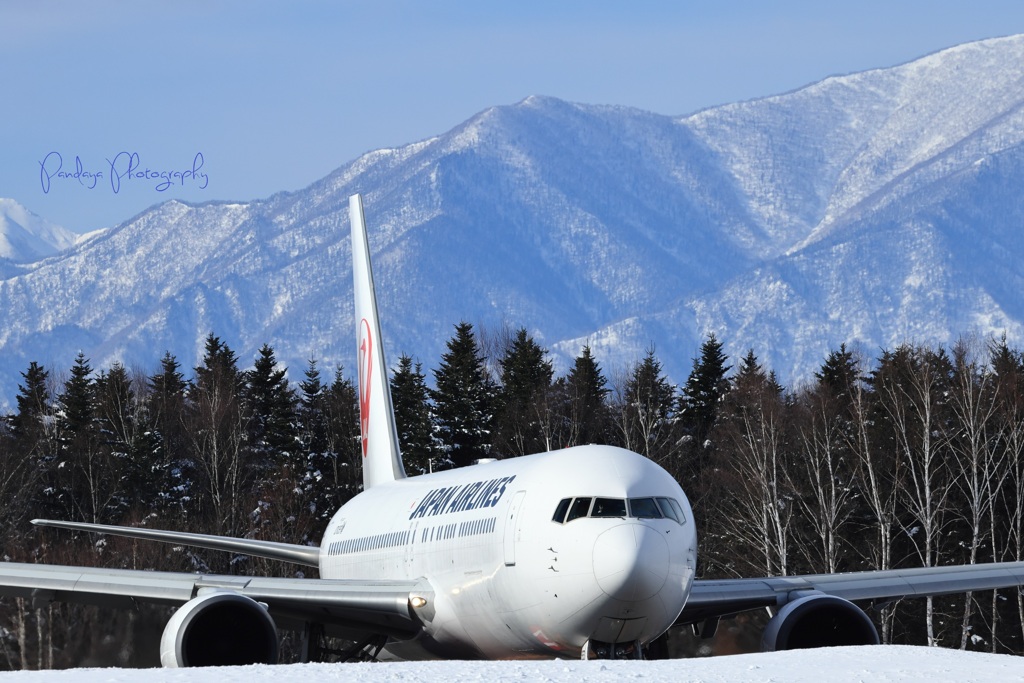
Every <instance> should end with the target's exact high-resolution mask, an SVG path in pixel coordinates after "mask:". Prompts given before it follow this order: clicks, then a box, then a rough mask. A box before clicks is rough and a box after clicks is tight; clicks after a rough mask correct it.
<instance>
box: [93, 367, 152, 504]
mask: <svg viewBox="0 0 1024 683" xmlns="http://www.w3.org/2000/svg"><path fill="white" fill-rule="evenodd" d="M139 408H140V404H139V402H137V401H136V397H135V391H134V390H133V389H132V381H131V378H130V377H129V376H128V371H127V370H126V369H125V367H124V366H123V365H121V364H120V363H114V365H113V366H111V368H110V370H109V371H107V372H105V373H101V374H100V376H99V377H98V378H97V379H96V384H95V413H96V417H95V423H96V429H97V438H98V459H97V462H98V467H99V468H100V470H101V471H100V481H102V482H103V489H104V490H103V491H102V498H101V499H100V500H102V508H101V510H102V515H103V518H104V519H106V520H108V521H114V522H119V521H121V520H122V519H123V517H124V515H125V514H126V513H127V512H128V510H129V509H130V508H131V507H132V506H133V505H135V504H136V503H138V504H140V505H144V506H146V507H148V503H149V501H151V500H152V499H153V498H154V496H155V495H156V491H155V490H154V489H155V481H154V479H153V467H152V463H151V459H150V455H151V453H152V450H153V445H154V443H153V440H152V438H151V436H150V434H151V433H150V432H148V431H147V430H146V429H145V421H144V419H143V416H142V415H141V412H140V410H139ZM98 502H99V501H98Z"/></svg>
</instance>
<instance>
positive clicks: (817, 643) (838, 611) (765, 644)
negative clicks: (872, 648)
mask: <svg viewBox="0 0 1024 683" xmlns="http://www.w3.org/2000/svg"><path fill="white" fill-rule="evenodd" d="M877 644H878V631H877V630H876V629H875V625H874V624H873V623H872V622H871V619H870V618H869V617H868V615H866V614H865V613H864V610H862V609H860V608H859V607H857V606H856V605H854V604H853V603H852V602H850V601H849V600H844V599H842V598H837V597H835V596H834V595H823V594H814V595H806V596H804V597H802V598H799V599H797V600H794V601H792V602H789V603H786V605H785V606H784V607H783V608H782V609H781V610H779V612H778V613H777V614H776V615H775V616H774V617H772V618H771V620H770V621H769V622H768V625H767V626H766V627H765V629H764V635H763V636H762V638H761V649H763V650H764V651H765V652H774V651H775V650H797V649H801V648H809V647H833V646H838V645H877Z"/></svg>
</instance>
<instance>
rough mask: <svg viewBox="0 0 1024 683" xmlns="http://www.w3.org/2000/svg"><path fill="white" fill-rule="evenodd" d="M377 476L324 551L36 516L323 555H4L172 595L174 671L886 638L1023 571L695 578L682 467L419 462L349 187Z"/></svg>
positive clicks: (127, 599)
mask: <svg viewBox="0 0 1024 683" xmlns="http://www.w3.org/2000/svg"><path fill="white" fill-rule="evenodd" d="M349 218H350V227H351V231H352V259H353V280H354V285H355V320H356V328H357V332H356V339H357V355H358V390H359V414H360V430H361V447H362V465H363V491H362V492H361V493H359V494H358V495H356V496H355V497H354V498H352V499H351V500H350V501H349V502H348V503H346V504H345V505H343V506H342V507H341V508H340V509H339V510H338V511H337V513H336V514H335V515H334V516H333V518H332V519H331V521H330V523H329V524H328V526H327V529H326V531H325V533H324V536H323V540H322V542H321V544H320V546H319V547H312V546H304V545H292V544H287V543H276V542H271V541H261V540H253V539H245V538H225V537H218V536H211V535H204V534H193V533H182V532H175V531H165V530H156V529H149V528H136V527H116V526H107V525H100V524H87V523H78V522H67V521H51V520H33V524H36V525H39V526H45V527H58V528H64V529H72V530H84V531H89V532H96V533H103V534H114V535H120V536H127V537H133V538H138V539H147V540H152V541H162V542H167V543H173V544H179V545H192V546H197V547H203V548H208V549H214V550H221V551H227V552H232V553H242V554H247V555H251V556H257V557H263V558H270V559H274V560H281V561H284V562H291V563H295V564H299V565H304V566H309V567H315V568H317V569H318V570H319V576H320V578H316V579H313V578H265V577H245V576H228V575H211V574H187V573H171V572H156V571H141V570H139V571H137V570H118V569H104V568H92V567H74V566H56V565H45V564H18V563H0V595H7V596H15V597H22V598H26V599H30V600H31V601H32V603H33V604H34V605H35V606H42V605H45V604H46V603H48V602H49V601H54V600H59V601H73V602H84V603H89V604H98V605H104V606H110V607H122V608H126V609H132V608H133V607H135V606H136V605H137V604H138V603H153V604H164V605H173V606H176V607H177V609H176V611H175V612H174V614H173V616H172V617H171V618H170V620H169V622H168V624H167V626H166V628H165V630H164V632H163V637H162V640H161V645H160V651H161V663H162V664H163V665H164V666H167V667H182V666H212V665H240V664H254V663H268V664H269V663H276V662H277V661H278V659H279V656H278V655H279V639H278V638H279V629H283V630H295V631H299V632H301V634H302V643H303V647H302V659H303V661H310V660H317V659H322V658H323V657H324V655H325V654H326V653H325V651H324V649H323V647H322V645H321V643H322V642H323V641H324V637H325V636H339V637H344V638H348V639H349V640H350V641H353V642H354V644H353V645H352V646H351V647H350V648H349V649H348V650H346V651H344V652H340V653H331V654H333V655H336V656H337V658H338V659H340V660H355V659H405V660H417V659H436V658H459V659H479V658H488V659H511V658H536V657H548V658H584V659H592V658H641V657H642V656H643V651H644V647H645V646H647V645H648V644H650V643H651V642H652V641H653V640H654V639H656V638H657V637H659V636H661V635H662V634H664V633H665V632H666V631H667V630H668V629H669V628H671V627H673V626H680V625H687V624H689V625H691V626H693V627H694V630H695V631H697V632H699V633H700V634H701V635H703V636H705V637H707V636H710V635H712V634H713V633H714V631H715V628H716V627H717V624H718V620H719V619H721V618H723V617H727V616H731V615H735V614H737V613H739V612H742V611H746V610H751V609H755V608H769V609H770V610H771V611H772V612H773V613H774V616H772V618H771V620H770V621H769V622H768V625H767V627H766V629H765V632H764V636H763V641H762V646H763V649H765V650H768V651H772V650H785V649H793V648H802V647H819V646H829V645H861V644H877V643H878V642H879V638H878V633H877V631H876V629H875V627H874V625H873V623H872V621H871V619H870V618H869V617H868V615H867V614H866V613H865V611H864V610H863V609H862V608H861V607H859V606H857V605H856V604H855V602H869V603H872V604H878V603H884V602H887V601H891V600H895V599H898V598H902V597H910V596H927V595H932V596H937V595H945V594H951V593H960V592H965V591H976V590H986V589H998V588H1009V587H1013V586H1021V585H1024V562H1007V563H992V564H978V565H969V566H951V567H929V568H918V569H901V570H887V571H869V572H857V573H849V574H834V575H830V574H819V575H805V576H786V577H761V578H743V579H728V580H696V579H695V572H696V566H697V535H696V531H695V527H694V519H693V512H692V510H691V508H690V504H689V502H688V501H687V498H686V495H685V494H684V492H683V490H682V489H681V487H680V486H679V484H678V483H677V482H676V481H675V479H674V478H673V477H672V476H671V475H669V474H668V473H667V472H666V471H665V470H664V469H662V468H661V467H660V466H658V465H657V464H655V463H654V462H652V461H650V460H648V459H647V458H645V457H643V456H642V455H639V454H637V453H633V452H630V451H627V450H623V449H621V448H615V447H611V446H602V445H586V446H576V447H573V448H566V449H563V450H556V451H551V452H547V453H540V454H536V455H530V456H525V457H518V458H511V459H506V460H495V461H491V462H482V463H480V464H476V465H472V466H469V467H465V468H461V469H455V470H447V471H440V472H434V473H430V474H423V475H419V476H415V477H407V476H406V473H405V469H404V467H403V464H402V457H401V453H400V450H399V441H398V436H397V430H396V427H395V420H394V412H393V410H392V404H391V396H390V390H389V386H388V380H387V373H386V371H387V366H386V364H385V355H384V349H383V344H382V343H381V329H380V321H379V318H378V314H377V304H376V295H375V292H374V283H373V275H372V270H371V266H370V254H369V243H368V238H367V232H366V226H365V221H364V216H363V205H362V199H361V197H360V196H359V195H354V196H352V197H351V198H350V202H349Z"/></svg>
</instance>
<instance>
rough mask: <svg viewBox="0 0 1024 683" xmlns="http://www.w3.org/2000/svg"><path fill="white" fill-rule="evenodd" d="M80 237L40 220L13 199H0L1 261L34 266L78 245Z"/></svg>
mask: <svg viewBox="0 0 1024 683" xmlns="http://www.w3.org/2000/svg"><path fill="white" fill-rule="evenodd" d="M76 239H77V235H75V233H73V232H71V231H70V230H66V229H64V228H62V227H60V226H59V225H54V224H53V223H50V222H49V221H47V220H45V219H43V218H40V217H39V216H37V215H36V214H34V213H32V212H31V211H29V210H28V209H26V208H25V207H24V206H22V205H21V204H19V203H18V202H16V201H14V200H13V199H3V198H0V259H7V260H8V261H10V262H12V263H31V262H33V261H38V260H40V259H42V258H45V257H47V256H52V255H53V254H56V253H57V252H59V251H63V250H64V249H67V248H68V247H70V246H71V245H73V244H74V243H75V240H76Z"/></svg>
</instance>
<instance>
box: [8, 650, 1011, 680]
mask: <svg viewBox="0 0 1024 683" xmlns="http://www.w3.org/2000/svg"><path fill="white" fill-rule="evenodd" d="M0 680H2V681H3V683H14V682H16V681H17V682H21V681H24V682H25V683H43V682H44V681H45V682H47V683H49V682H51V681H53V682H61V683H72V682H73V683H163V682H166V683H178V682H183V681H188V682H189V683H262V682H263V681H267V682H269V681H273V682H274V683H290V682H292V681H294V682H295V683H306V681H318V683H320V682H330V681H360V683H390V682H392V681H401V682H403V683H435V682H436V681H449V682H453V681H483V682H486V683H506V682H509V683H511V682H513V681H514V682H517V683H518V682H521V681H531V682H532V681H543V682H544V683H580V681H587V682H588V683H590V682H593V683H600V682H605V681H606V682H608V683H612V682H615V683H619V682H622V681H640V682H642V683H662V682H664V683H680V682H686V683H698V682H699V683H736V682H737V681H742V682H744V683H762V682H763V683H768V682H769V681H771V682H772V683H798V682H799V683H803V682H806V683H821V682H822V681H828V683H847V682H849V683H854V682H858V683H859V682H861V681H957V682H958V683H964V682H969V681H978V682H979V683H982V682H984V683H991V682H995V681H1020V680H1024V657H1012V656H1009V655H990V654H983V653H978V652H959V651H957V650H944V649H937V648H923V647H910V646H880V647H841V648H823V649H820V650H804V651H791V652H775V653H770V654H753V655H734V656H727V657H713V658H707V659H676V660H668V661H658V662H626V661H616V662H579V661H530V662H419V663H413V662H401V663H383V664H293V665H288V666H273V667H272V666H246V667H223V668H211V669H72V670H67V671H16V672H11V673H4V674H0Z"/></svg>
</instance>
